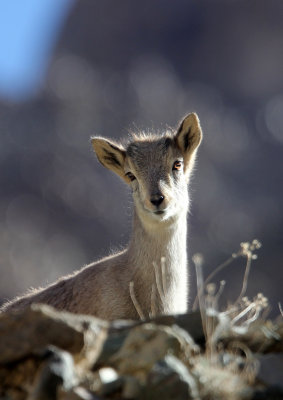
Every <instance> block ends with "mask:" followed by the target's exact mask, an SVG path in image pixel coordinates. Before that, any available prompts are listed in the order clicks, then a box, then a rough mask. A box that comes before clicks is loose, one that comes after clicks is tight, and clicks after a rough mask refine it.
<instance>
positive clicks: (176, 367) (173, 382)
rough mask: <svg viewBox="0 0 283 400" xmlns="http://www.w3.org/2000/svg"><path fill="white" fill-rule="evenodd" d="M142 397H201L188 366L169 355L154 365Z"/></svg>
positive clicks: (185, 399) (150, 399)
mask: <svg viewBox="0 0 283 400" xmlns="http://www.w3.org/2000/svg"><path fill="white" fill-rule="evenodd" d="M140 399H148V400H160V399H162V400H189V399H199V394H198V387H197V384H196V381H195V379H194V377H193V376H192V375H191V373H190V372H189V370H188V369H187V367H186V366H185V365H184V364H183V363H182V362H181V361H180V360H178V359H177V358H176V357H174V356H172V355H167V356H166V357H165V358H164V359H163V360H160V361H158V362H157V363H156V364H155V365H154V366H153V368H152V370H151V371H150V373H149V375H148V377H147V381H146V385H145V387H144V390H143V392H142V394H141V397H140Z"/></svg>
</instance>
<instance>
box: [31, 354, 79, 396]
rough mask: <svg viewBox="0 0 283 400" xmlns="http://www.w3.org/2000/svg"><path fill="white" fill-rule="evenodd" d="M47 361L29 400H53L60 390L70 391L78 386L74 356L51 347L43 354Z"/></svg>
mask: <svg viewBox="0 0 283 400" xmlns="http://www.w3.org/2000/svg"><path fill="white" fill-rule="evenodd" d="M42 358H43V359H45V362H43V363H42V364H41V366H40V369H39V371H38V373H37V378H36V381H35V383H34V389H33V390H32V393H31V395H30V396H29V400H53V399H55V398H56V395H57V392H58V390H59V388H62V389H65V390H70V389H71V388H73V387H74V386H75V384H76V377H75V370H74V362H73V358H72V356H71V355H70V354H69V353H67V352H66V351H63V350H59V349H58V348H56V347H55V346H49V347H48V348H47V349H46V350H45V352H44V353H43V354H42Z"/></svg>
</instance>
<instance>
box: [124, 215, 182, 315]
mask: <svg viewBox="0 0 283 400" xmlns="http://www.w3.org/2000/svg"><path fill="white" fill-rule="evenodd" d="M186 214H187V210H184V211H183V213H182V214H181V215H179V216H178V217H175V218H174V220H173V221H171V222H166V221H154V223H144V222H143V221H141V219H140V217H139V216H138V215H137V213H136V212H135V213H134V219H133V232H132V239H131V242H130V244H129V248H128V252H127V253H128V256H129V261H130V265H131V268H132V272H133V274H132V280H133V281H134V286H135V291H137V295H138V297H139V302H140V303H141V306H143V307H144V308H145V310H144V311H145V314H150V313H151V314H152V313H154V310H152V308H153V305H152V296H154V297H155V303H156V304H155V305H154V307H155V309H156V313H166V314H168V313H176V312H185V311H186V308H187V303H186V300H187V275H188V273H187V250H186V239H187V221H186ZM160 291H161V292H162V293H160Z"/></svg>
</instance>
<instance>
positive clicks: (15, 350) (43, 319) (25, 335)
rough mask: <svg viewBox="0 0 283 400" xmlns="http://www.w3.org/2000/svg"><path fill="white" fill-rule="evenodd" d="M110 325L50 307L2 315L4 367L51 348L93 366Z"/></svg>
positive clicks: (0, 356) (0, 332)
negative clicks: (6, 364) (47, 347)
mask: <svg viewBox="0 0 283 400" xmlns="http://www.w3.org/2000/svg"><path fill="white" fill-rule="evenodd" d="M108 326H109V325H108V323H107V322H105V321H102V320H99V319H97V318H93V317H88V316H79V315H75V314H71V313H66V312H58V311H55V310H54V309H53V308H52V307H49V306H47V305H33V306H31V307H30V308H28V309H26V310H25V311H22V312H11V313H3V314H0V364H5V363H11V362H15V361H17V360H20V359H22V358H24V357H26V356H28V355H29V354H35V353H36V352H39V351H41V350H42V349H43V348H45V347H46V346H48V345H54V346H57V347H58V348H60V349H63V350H67V351H69V352H70V353H71V354H73V355H74V357H75V358H76V360H81V361H82V363H86V362H88V363H93V362H95V361H96V358H97V356H98V355H99V353H100V350H101V347H102V345H103V342H104V340H105V338H106V335H107V330H108ZM94 342H95V343H96V346H93V343H94Z"/></svg>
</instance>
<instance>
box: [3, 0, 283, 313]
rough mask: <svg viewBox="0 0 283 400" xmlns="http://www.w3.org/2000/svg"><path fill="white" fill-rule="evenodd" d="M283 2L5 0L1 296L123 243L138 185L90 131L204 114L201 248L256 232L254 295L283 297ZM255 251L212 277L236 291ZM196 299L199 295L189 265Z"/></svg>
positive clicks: (209, 250) (192, 247)
mask: <svg viewBox="0 0 283 400" xmlns="http://www.w3.org/2000/svg"><path fill="white" fill-rule="evenodd" d="M282 20H283V2H282V0H269V1H268V2H267V1H265V0H176V1H174V2H172V1H169V0H165V1H164V0H162V1H161V0H156V1H151V0H144V1H142V2H134V1H132V0H124V1H122V2H113V1H109V0H104V1H103V2H99V1H93V0H84V1H71V0H59V1H58V0H44V1H43V0H42V1H38V0H22V1H21V2H18V1H16V0H2V1H1V3H0V138H1V146H0V188H1V196H0V274H1V275H0V277H1V278H0V299H1V301H4V300H5V299H8V298H11V297H12V296H14V295H16V294H19V293H22V292H24V291H26V289H27V288H29V287H31V286H34V287H36V286H39V285H45V284H47V283H49V282H52V281H53V280H55V279H56V278H57V277H59V276H61V275H63V274H67V273H70V272H71V271H73V270H74V269H78V268H79V267H81V266H82V265H84V264H87V263H89V262H91V261H93V260H95V259H97V258H99V257H102V256H104V255H106V254H107V253H108V252H109V249H115V248H121V247H122V246H125V245H126V243H127V241H128V238H129V234H130V229H131V201H130V197H131V196H130V193H129V190H128V188H127V187H126V185H124V184H123V183H122V182H121V181H120V180H119V178H118V177H116V176H114V175H113V174H112V173H111V172H109V171H107V170H105V169H103V167H102V166H101V165H100V164H98V162H97V161H96V159H95V156H94V154H93V153H92V150H91V146H90V142H89V138H90V136H91V135H94V134H98V135H102V136H107V137H109V138H113V139H119V138H121V137H123V136H125V135H127V134H128V131H129V130H140V129H148V128H150V129H158V130H162V129H166V127H167V126H168V125H169V126H173V127H175V126H176V125H177V122H178V121H179V120H180V119H181V118H182V117H183V116H184V115H185V114H186V113H188V112H191V111H196V112H197V113H198V115H199V117H200V120H201V124H202V127H203V132H204V141H203V144H202V145H201V148H200V151H199V157H198V165H197V168H196V171H195V174H194V179H193V181H192V183H191V189H190V193H191V198H192V208H191V215H190V218H189V239H188V246H189V253H190V257H191V256H192V255H193V254H194V253H196V252H200V253H202V254H203V256H204V259H205V264H204V273H205V275H207V274H208V273H209V272H211V271H212V270H213V269H214V268H215V267H216V266H217V265H218V264H219V263H221V262H222V261H224V260H225V259H226V258H227V257H229V256H230V255H231V253H233V252H235V251H236V250H238V248H239V244H240V242H242V241H250V240H252V239H254V238H257V239H259V240H260V241H261V242H262V244H263V247H262V248H261V249H260V250H259V252H258V254H259V258H258V260H256V261H254V263H253V266H252V271H251V275H250V279H249V286H248V295H249V296H251V297H253V296H254V295H256V294H257V293H258V292H263V293H264V294H265V295H266V296H267V297H268V298H269V300H270V303H271V305H272V309H273V311H272V312H273V313H274V315H278V314H279V309H278V305H277V303H278V302H279V301H280V300H281V301H282V282H283V279H282V278H283V272H282V246H283V243H282V238H283V224H282V214H283V213H282V200H283V185H282V172H283V162H282V147H283V24H282ZM244 265H245V260H244V259H242V260H237V261H235V262H234V263H233V264H232V265H231V266H230V267H228V268H227V269H226V270H225V271H224V272H223V273H221V274H219V275H218V276H217V277H216V282H218V281H220V280H221V279H225V280H226V281H227V288H226V293H225V294H224V299H229V300H230V301H233V300H235V299H236V298H237V296H238V295H239V293H240V289H241V285H242V279H243V273H244ZM191 270H192V281H191V293H192V294H191V299H193V298H194V296H195V280H194V279H195V278H194V271H193V266H192V265H191Z"/></svg>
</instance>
